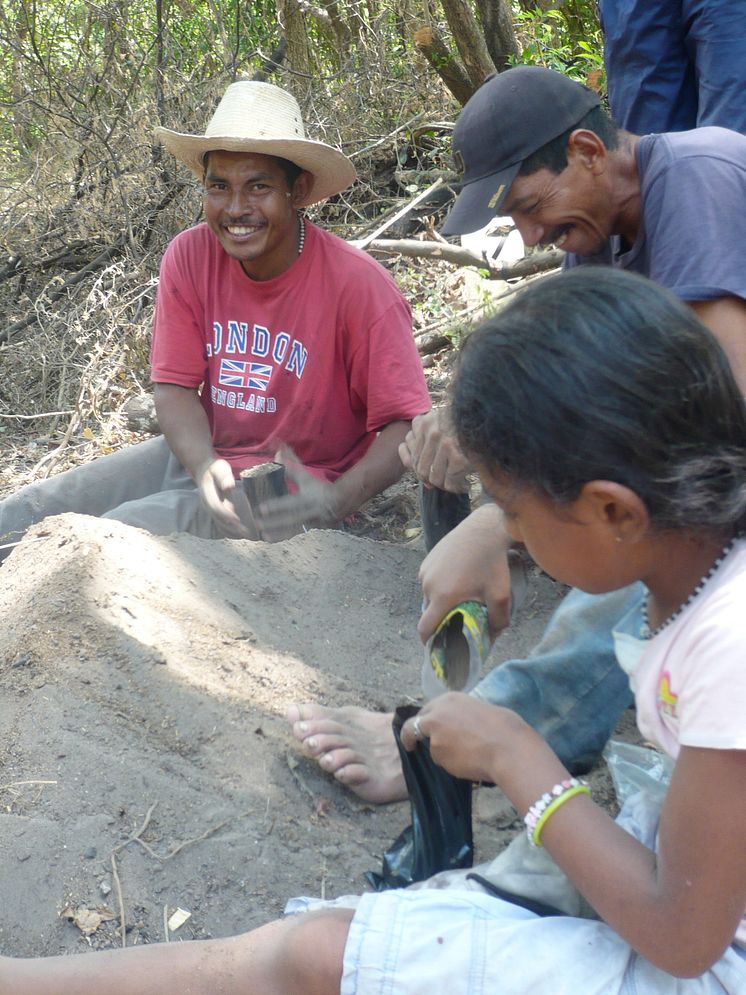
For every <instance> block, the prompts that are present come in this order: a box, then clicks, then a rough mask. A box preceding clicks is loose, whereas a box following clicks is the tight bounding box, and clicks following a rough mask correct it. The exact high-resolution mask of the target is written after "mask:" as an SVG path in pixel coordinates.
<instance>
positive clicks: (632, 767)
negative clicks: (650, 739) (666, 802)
mask: <svg viewBox="0 0 746 995" xmlns="http://www.w3.org/2000/svg"><path fill="white" fill-rule="evenodd" d="M604 759H605V760H606V764H607V766H608V768H609V773H610V774H611V779H612V781H613V782H614V790H615V791H616V796H617V801H618V802H619V804H620V805H623V804H624V803H625V802H626V801H627V799H628V798H630V797H631V796H632V795H634V794H637V792H638V791H645V792H646V793H647V794H648V795H649V796H650V797H651V798H652V799H655V800H657V801H659V802H662V801H663V799H664V798H665V796H666V791H667V790H668V785H669V782H670V780H671V771H672V770H673V766H674V763H673V760H672V759H671V758H670V757H669V756H668V755H667V754H665V753H661V752H660V751H659V750H655V749H653V748H652V747H650V746H634V745H633V744H632V743H622V742H621V741H620V740H617V739H610V740H609V742H608V743H607V745H606V749H605V750H604Z"/></svg>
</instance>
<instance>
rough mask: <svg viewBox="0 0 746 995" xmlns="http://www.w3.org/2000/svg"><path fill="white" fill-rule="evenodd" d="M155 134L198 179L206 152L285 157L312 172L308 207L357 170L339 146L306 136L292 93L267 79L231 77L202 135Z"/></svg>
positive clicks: (343, 185)
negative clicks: (250, 79)
mask: <svg viewBox="0 0 746 995" xmlns="http://www.w3.org/2000/svg"><path fill="white" fill-rule="evenodd" d="M155 137H156V138H157V139H158V140H159V141H160V142H161V143H162V144H163V145H164V147H165V148H166V149H168V151H169V152H171V153H172V154H173V155H175V156H176V158H177V159H179V160H181V162H183V163H184V164H185V165H187V166H188V167H189V168H190V169H191V171H192V172H193V173H194V174H195V176H197V178H198V179H200V180H201V179H202V177H203V175H204V165H203V161H202V160H203V157H204V154H205V152H213V151H217V150H218V149H220V150H222V151H226V152H256V153H261V154H262V155H274V156H279V157H281V158H283V159H289V160H290V162H294V163H295V164H296V165H297V166H300V167H301V169H305V170H308V172H309V173H311V174H312V176H313V183H312V185H311V189H310V191H309V193H308V196H307V197H306V199H305V201H304V203H303V204H302V205H300V206H303V207H307V206H308V205H309V204H315V203H317V202H318V201H320V200H325V199H326V198H327V197H331V196H333V194H335V193H339V192H340V190H344V189H345V188H346V187H348V186H349V185H350V184H351V183H352V182H353V180H355V178H356V176H357V174H356V173H355V167H354V166H353V165H352V163H351V162H350V160H349V159H348V158H347V156H346V155H344V154H343V153H342V152H339V151H338V150H337V149H334V148H332V147H331V145H325V144H324V142H316V141H314V140H313V139H310V138H306V133H305V129H304V127H303V121H302V119H301V115H300V107H299V106H298V102H297V101H296V99H295V97H293V96H292V95H291V94H289V93H287V92H286V91H285V90H281V89H280V87H279V86H273V85H272V84H271V83H257V82H251V81H249V80H245V81H243V82H240V83H231V85H230V86H229V87H228V89H227V90H226V91H225V94H224V95H223V98H222V100H221V101H220V103H219V104H218V106H217V109H216V111H215V113H214V114H213V116H212V118H211V119H210V123H209V124H208V125H207V128H206V129H205V133H204V135H185V134H182V133H181V132H178V131H171V130H170V129H168V128H156V129H155Z"/></svg>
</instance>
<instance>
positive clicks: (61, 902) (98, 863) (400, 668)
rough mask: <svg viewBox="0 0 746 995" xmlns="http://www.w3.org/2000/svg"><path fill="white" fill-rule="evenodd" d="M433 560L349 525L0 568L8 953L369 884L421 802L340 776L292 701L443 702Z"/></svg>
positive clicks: (491, 813)
mask: <svg viewBox="0 0 746 995" xmlns="http://www.w3.org/2000/svg"><path fill="white" fill-rule="evenodd" d="M421 558H422V551H421V549H420V548H418V547H413V546H411V545H402V544H392V543H388V542H380V541H373V540H368V539H362V538H356V537H353V536H350V535H346V534H343V533H340V532H322V531H314V532H310V533H308V534H307V535H304V536H299V537H296V538H294V539H292V540H289V541H288V542H284V543H280V544H277V545H265V544H263V543H248V542H230V541H225V542H209V541H203V540H199V539H195V538H192V537H190V536H186V535H179V536H172V537H168V538H157V537H153V536H150V535H148V534H146V533H144V532H141V531H139V530H137V529H132V528H129V527H127V526H124V525H120V524H118V523H115V522H103V521H100V520H97V519H92V518H87V517H82V516H77V515H63V516H60V517H59V518H55V519H49V520H47V521H46V522H44V523H42V525H40V526H37V527H36V528H35V529H34V530H32V532H31V533H30V535H29V540H28V541H26V542H24V543H23V544H22V545H21V546H19V547H18V548H17V549H16V550H15V551H14V552H13V554H12V555H11V556H10V557H9V559H8V560H7V561H6V562H5V564H4V565H3V566H2V568H1V569H0V580H1V581H2V584H1V587H2V590H1V591H0V680H1V681H2V694H1V695H0V763H1V764H2V774H1V775H0V862H1V866H2V879H3V901H2V903H0V952H3V953H13V954H17V955H30V954H52V953H58V952H65V951H72V950H76V949H81V948H83V947H84V946H85V945H86V944H88V945H90V946H93V947H105V946H115V945H120V944H121V942H122V936H121V919H122V918H123V919H124V924H125V929H126V943H127V945H131V944H135V943H143V942H153V941H158V940H163V939H165V938H169V939H171V940H181V939H189V938H192V937H206V936H210V935H225V934H228V933H231V932H235V931H237V930H242V929H246V928H248V927H251V926H254V925H258V924H260V923H261V922H264V921H266V920H267V919H269V918H272V917H275V916H277V915H278V914H279V913H280V911H281V910H282V907H283V905H284V903H285V900H286V899H287V898H288V897H290V896H292V895H298V894H308V895H317V896H319V895H320V896H326V897H332V896H335V895H338V894H344V893H349V892H356V891H360V890H364V889H365V887H366V885H365V882H364V879H363V873H364V872H365V871H366V870H371V869H373V870H379V869H380V866H381V857H382V854H383V852H384V851H385V850H386V848H387V847H388V846H389V845H390V843H391V842H392V840H393V839H394V837H395V836H396V835H397V834H398V833H399V832H400V831H401V829H403V828H404V826H405V825H406V824H407V823H408V822H409V821H410V818H409V814H410V813H409V807H408V805H407V804H399V805H393V806H386V807H379V808H376V807H373V806H369V805H366V804H364V803H363V802H361V801H359V800H358V799H356V798H355V797H354V796H352V795H350V794H349V793H348V792H346V791H344V790H343V789H341V788H340V787H339V786H338V785H337V784H336V783H335V782H334V781H333V780H332V779H330V778H328V777H327V776H326V775H324V774H323V773H322V772H321V771H319V769H318V768H317V767H316V765H315V764H313V763H312V762H311V761H309V760H306V759H304V758H301V757H299V756H298V754H297V752H296V750H295V749H294V746H293V741H292V739H291V737H290V735H289V732H288V730H287V728H286V725H285V722H284V720H283V719H282V714H283V712H284V709H285V707H286V706H287V705H288V704H289V703H291V702H293V701H303V700H311V699H315V700H320V701H323V702H326V703H336V704H342V703H350V702H356V703H361V704H364V705H367V706H369V707H373V708H378V709H389V708H391V707H392V706H394V705H396V704H399V703H401V702H403V701H406V700H411V699H416V698H418V697H419V696H420V667H421V662H422V647H421V645H420V643H419V641H418V638H417V635H416V631H415V626H416V622H417V618H418V615H419V606H420V601H421V591H420V587H419V584H418V581H417V570H418V567H419V564H420V561H421ZM531 590H532V593H531V595H530V596H529V599H528V602H527V604H526V606H525V607H524V609H523V610H522V612H521V614H520V616H519V624H518V625H517V626H515V627H514V629H513V630H512V631H511V632H510V633H509V634H506V635H505V636H503V637H502V638H501V639H500V640H498V643H497V649H496V655H495V656H496V659H504V658H506V657H508V656H509V655H513V654H515V653H520V652H523V651H525V649H526V648H527V647H528V646H529V645H530V644H531V643H532V642H533V641H534V640H535V639H536V637H537V635H538V634H539V632H540V631H541V629H542V628H543V625H544V622H545V620H546V617H547V614H548V613H549V611H550V609H551V608H552V607H553V605H554V603H555V602H556V601H557V600H558V598H559V596H560V595H561V593H562V592H561V591H560V590H559V589H557V587H556V585H554V584H553V583H552V582H551V581H550V580H549V579H548V578H546V577H543V576H540V575H538V576H537V577H535V578H534V579H533V582H532V587H531ZM482 795H484V797H483V798H482ZM475 810H476V812H475V832H476V839H477V848H478V853H477V859H486V858H488V857H489V856H491V855H492V854H493V853H494V852H496V850H497V849H498V848H499V847H500V846H502V845H503V844H504V843H505V842H507V840H508V839H509V838H511V837H512V835H513V834H514V833H515V832H516V831H517V829H518V827H519V823H518V822H517V821H516V818H515V813H514V812H513V810H512V809H511V808H510V806H509V805H508V804H507V802H506V801H505V799H504V797H502V796H501V795H500V793H499V792H498V791H497V790H495V789H492V790H490V789H480V792H479V795H478V798H477V804H476V806H475ZM177 909H183V910H185V912H187V913H189V916H188V918H186V921H185V922H184V924H183V925H181V926H178V927H177V925H176V923H177V919H174V918H172V916H173V914H174V913H175V911H176V910H177ZM181 918H182V919H183V918H184V916H181ZM169 921H170V926H169Z"/></svg>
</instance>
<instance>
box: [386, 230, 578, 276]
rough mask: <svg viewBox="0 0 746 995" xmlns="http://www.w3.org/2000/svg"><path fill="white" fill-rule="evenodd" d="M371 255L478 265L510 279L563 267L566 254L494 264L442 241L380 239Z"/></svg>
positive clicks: (538, 254) (557, 252) (548, 253)
mask: <svg viewBox="0 0 746 995" xmlns="http://www.w3.org/2000/svg"><path fill="white" fill-rule="evenodd" d="M368 251H370V252H387V253H397V254H399V255H402V256H415V257H425V258H435V259H444V260H445V261H446V262H449V263H455V264H456V265H457V266H476V267H478V268H479V269H486V270H489V274H490V276H491V277H499V278H500V279H502V280H511V279H514V278H517V277H522V276H531V275H532V274H534V273H543V272H544V271H545V270H550V269H557V268H559V267H560V266H561V265H562V260H563V259H564V257H565V253H564V252H562V250H561V249H546V250H544V251H542V252H534V253H532V254H531V255H530V256H524V258H523V259H519V260H518V262H515V263H501V262H495V260H494V259H489V258H488V257H487V256H486V255H481V256H480V255H477V253H476V252H472V251H471V250H470V249H465V248H464V247H463V246H461V245H450V244H449V243H443V242H419V241H417V239H409V238H399V239H377V240H375V241H373V242H371V243H370V244H369V245H368Z"/></svg>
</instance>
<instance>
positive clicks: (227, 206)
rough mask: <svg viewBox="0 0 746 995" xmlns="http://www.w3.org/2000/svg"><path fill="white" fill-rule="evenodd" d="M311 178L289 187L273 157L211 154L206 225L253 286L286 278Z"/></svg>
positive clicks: (206, 184)
mask: <svg viewBox="0 0 746 995" xmlns="http://www.w3.org/2000/svg"><path fill="white" fill-rule="evenodd" d="M308 179H309V175H308V173H301V175H300V176H299V177H298V178H297V179H296V181H295V183H294V184H293V187H292V189H291V188H290V187H289V186H288V181H287V176H286V175H285V172H284V170H283V168H282V165H281V163H280V161H279V160H278V159H276V158H275V157H274V156H268V155H258V154H256V155H255V154H253V153H248V152H223V151H218V152H210V154H209V156H208V160H207V166H206V169H205V179H204V197H203V203H204V211H205V220H206V221H207V224H208V225H209V227H210V229H211V230H212V232H213V233H214V234H215V236H216V237H217V238H218V240H219V242H220V244H221V245H222V246H223V248H224V249H225V251H226V252H227V253H228V255H229V256H232V257H233V258H234V259H238V260H239V261H240V262H241V265H242V266H243V268H244V270H245V271H246V273H247V274H248V275H249V276H250V277H252V278H253V279H255V280H269V279H272V277H275V276H278V275H279V274H280V273H282V272H284V271H285V270H286V269H287V268H288V267H289V266H290V265H291V264H292V263H293V262H294V260H295V259H296V258H297V255H298V251H297V250H298V217H297V210H296V208H297V205H298V203H299V201H300V200H301V198H302V197H303V195H304V194H305V193H306V192H307V189H308V187H307V184H308Z"/></svg>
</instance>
